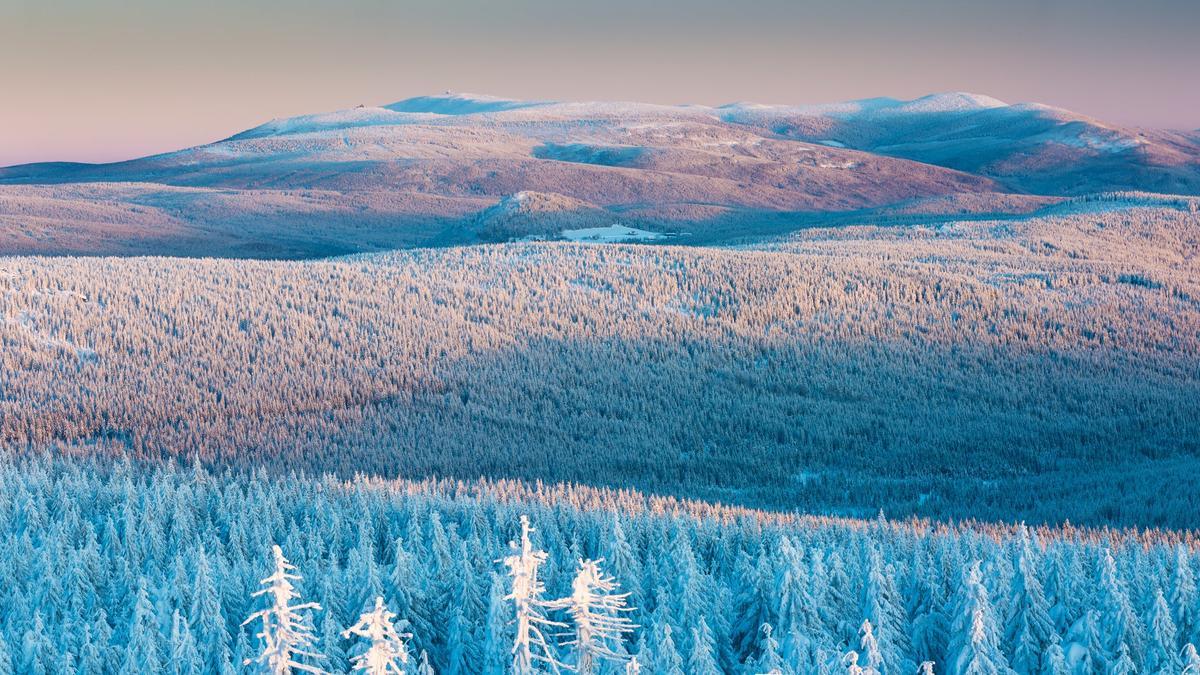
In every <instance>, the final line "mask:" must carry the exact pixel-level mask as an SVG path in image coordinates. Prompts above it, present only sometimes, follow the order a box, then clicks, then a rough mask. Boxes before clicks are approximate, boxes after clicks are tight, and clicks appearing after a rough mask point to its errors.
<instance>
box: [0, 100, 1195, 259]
mask: <svg viewBox="0 0 1200 675" xmlns="http://www.w3.org/2000/svg"><path fill="white" fill-rule="evenodd" d="M1125 189H1137V190H1149V191H1156V192H1164V193H1179V194H1195V193H1197V192H1200V143H1198V142H1197V140H1196V138H1195V136H1194V135H1188V134H1185V133H1174V132H1166V131H1153V130H1127V129H1121V128H1118V127H1113V126H1110V125H1104V124H1102V123H1100V122H1098V121H1096V120H1092V119H1090V118H1086V117H1083V116H1080V115H1076V114H1074V113H1069V112H1067V111H1062V110H1056V109H1052V108H1048V107H1046V106H1039V105H1028V104H1026V105H1007V104H1004V103H1002V102H1000V101H997V100H995V99H991V98H988V97H984V96H978V95H970V94H941V95H934V96H929V97H925V98H922V99H917V100H915V101H897V100H893V99H870V100H866V101H856V102H850V103H843V104H833V105H824V106H807V107H795V106H790V107H789V106H763V105H756V104H732V105H728V106H722V107H718V108H713V107H705V106H660V105H650V104H640V103H605V102H592V103H561V102H541V101H513V100H507V99H499V98H493V97H480V96H470V95H453V94H448V95H444V96H428V97H419V98H412V99H407V100H404V101H401V102H398V103H395V104H392V105H387V106H382V107H358V108H352V109H349V110H342V111H337V112H332V113H325V114H316V115H305V116H300V117H293V118H288V119H280V120H272V121H271V122H268V123H266V124H263V125H260V126H258V127H255V128H253V129H249V130H246V131H243V132H241V133H238V134H236V135H233V136H231V137H229V138H227V139H224V140H221V141H218V142H215V143H210V144H207V145H203V146H198V147H195V148H188V149H185V150H180V151H178V152H172V153H167V154H163V155H156V156H152V157H145V158H141V159H135V160H131V161H127V162H119V163H115V164H104V165H81V164H62V163H55V164H39V165H26V166H17V167H9V168H7V169H0V251H3V252H7V253H48V254H72V253H75V254H78V253H103V254H115V255H127V254H132V253H159V254H174V255H211V256H224V257H262V258H309V257H322V256H327V255H336V254H341V253H347V252H358V251H377V250H388V249H392V248H397V247H409V246H418V245H420V246H438V245H446V244H458V243H473V242H478V241H488V240H497V239H500V240H502V239H503V238H504V237H506V236H508V235H509V234H511V233H510V232H509V231H508V230H507V229H505V228H503V227H501V228H494V227H479V226H478V225H479V223H481V222H484V221H489V220H491V219H493V218H494V217H495V216H496V211H495V208H494V207H496V206H497V205H498V204H500V203H501V202H502V200H505V199H507V198H511V197H512V196H513V195H516V194H518V193H531V194H543V195H554V198H553V199H552V200H549V201H550V202H553V206H549V202H547V201H546V200H543V207H544V208H540V209H539V210H538V211H537V213H536V214H535V215H533V216H529V215H528V214H526V215H525V216H523V217H524V219H525V221H527V222H525V224H524V225H521V226H520V227H519V228H518V229H519V230H521V231H539V232H542V233H550V234H553V233H554V232H555V231H556V230H559V229H563V228H561V227H559V226H558V224H557V223H558V222H559V221H563V222H567V223H572V222H577V221H587V222H593V221H605V220H607V221H609V222H618V221H619V222H621V223H624V224H626V225H630V226H633V227H638V228H643V229H648V230H652V231H656V232H670V233H675V234H681V235H686V236H682V237H680V238H679V241H680V242H681V243H689V242H690V243H714V242H723V241H734V240H741V239H744V238H746V237H751V238H753V237H761V236H770V235H776V234H780V233H785V232H788V231H794V230H796V229H799V228H801V227H805V226H808V225H811V224H813V223H814V222H819V221H821V219H822V218H823V217H824V216H825V215H827V214H862V213H866V212H870V211H871V210H873V209H881V208H891V209H894V208H896V207H897V205H903V204H908V203H912V202H922V203H925V204H930V203H938V200H951V201H952V200H955V199H958V200H962V199H967V198H974V199H975V200H976V201H979V202H982V203H985V204H986V203H992V204H994V205H993V206H991V207H985V208H983V209H982V210H983V211H989V210H990V211H992V212H1010V211H1012V210H1014V209H1015V210H1017V211H1027V210H1030V209H1031V208H1033V207H1034V206H1037V205H1042V204H1043V201H1041V200H1040V199H1039V197H1045V196H1051V197H1061V196H1069V195H1078V194H1084V193H1089V192H1100V191H1109V190H1125ZM538 223H540V224H538Z"/></svg>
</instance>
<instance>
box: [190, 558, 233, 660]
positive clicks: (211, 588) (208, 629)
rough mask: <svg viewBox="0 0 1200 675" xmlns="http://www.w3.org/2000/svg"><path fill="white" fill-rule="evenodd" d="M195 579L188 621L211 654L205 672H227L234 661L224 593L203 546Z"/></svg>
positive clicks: (200, 644)
mask: <svg viewBox="0 0 1200 675" xmlns="http://www.w3.org/2000/svg"><path fill="white" fill-rule="evenodd" d="M193 575H194V576H193V578H192V602H191V607H190V610H191V611H190V614H189V616H188V621H189V623H190V625H191V630H192V635H193V636H194V638H195V640H196V645H197V648H198V649H199V650H200V651H201V653H203V654H206V655H207V661H206V662H205V664H204V665H205V671H206V672H209V673H227V672H229V666H230V663H231V655H230V652H229V640H230V637H229V627H228V625H227V623H226V621H225V617H224V615H223V614H222V608H221V596H220V594H219V593H218V592H217V586H216V582H215V580H214V579H213V571H212V566H211V564H210V563H209V559H208V554H207V553H206V552H205V550H204V549H203V548H201V549H200V551H199V553H198V554H197V556H196V565H195V571H194V573H193Z"/></svg>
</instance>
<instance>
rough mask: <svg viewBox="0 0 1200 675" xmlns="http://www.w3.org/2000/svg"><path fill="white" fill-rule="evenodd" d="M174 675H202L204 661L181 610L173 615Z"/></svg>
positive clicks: (172, 657) (172, 662) (172, 663)
mask: <svg viewBox="0 0 1200 675" xmlns="http://www.w3.org/2000/svg"><path fill="white" fill-rule="evenodd" d="M170 672H171V674H172V675H200V673H202V672H204V663H203V662H202V661H201V660H200V652H199V651H198V650H197V647H196V641H195V639H193V638H192V631H191V629H189V628H188V624H187V621H184V619H183V616H182V615H181V614H180V613H179V610H175V612H174V614H172V615H171V670H170Z"/></svg>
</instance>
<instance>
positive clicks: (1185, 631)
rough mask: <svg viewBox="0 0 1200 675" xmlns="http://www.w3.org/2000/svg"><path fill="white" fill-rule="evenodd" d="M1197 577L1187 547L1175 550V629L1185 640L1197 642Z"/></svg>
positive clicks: (1199, 625) (1199, 627)
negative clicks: (1193, 571)
mask: <svg viewBox="0 0 1200 675" xmlns="http://www.w3.org/2000/svg"><path fill="white" fill-rule="evenodd" d="M1196 596H1197V593H1196V577H1195V575H1194V574H1193V573H1192V563H1191V556H1190V555H1189V554H1188V550H1187V547H1186V546H1184V545H1183V544H1180V545H1178V546H1177V547H1176V549H1175V577H1174V579H1173V582H1172V584H1171V606H1172V607H1174V608H1175V628H1176V629H1177V630H1178V631H1179V635H1180V637H1181V638H1183V639H1184V640H1195V639H1196V638H1197V629H1200V619H1198V618H1197V611H1198V606H1200V605H1198V603H1197V602H1196Z"/></svg>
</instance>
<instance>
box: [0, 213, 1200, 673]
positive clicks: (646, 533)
mask: <svg viewBox="0 0 1200 675" xmlns="http://www.w3.org/2000/svg"><path fill="white" fill-rule="evenodd" d="M1195 218H1196V216H1195V207H1194V201H1193V200H1189V199H1186V198H1159V197H1152V196H1147V195H1107V196H1104V197H1101V198H1089V199H1079V200H1072V201H1069V202H1064V203H1062V204H1060V205H1059V206H1057V207H1055V208H1054V209H1051V210H1049V211H1047V212H1045V213H1043V214H1041V215H1038V216H1036V217H1030V218H1021V219H1003V220H986V219H967V220H961V221H952V222H942V223H938V224H926V225H921V224H915V225H914V224H913V223H911V222H907V221H897V222H895V223H880V224H874V225H851V226H845V227H836V228H824V229H811V230H803V231H800V232H797V233H794V234H792V235H789V236H786V237H781V238H777V239H773V240H769V241H759V242H756V243H753V244H748V245H746V246H742V247H736V248H719V249H703V248H683V247H670V246H619V245H618V246H608V245H574V244H562V243H528V244H506V245H497V246H484V247H468V248H450V249H442V250H421V251H407V252H395V253H389V254H380V255H362V256H351V257H346V258H338V259H331V260H322V261H311V262H280V261H230V260H207V259H201V260H185V259H179V258H131V259H114V258H78V257H73V258H4V259H0V316H2V317H3V321H2V322H0V347H2V349H0V365H2V366H3V367H2V368H0V439H2V440H3V446H4V447H3V450H2V451H0V453H2V454H0V582H2V583H0V675H4V674H6V673H10V672H11V673H47V674H49V673H72V674H88V675H91V674H95V673H113V674H116V673H120V674H126V673H129V674H132V673H220V674H222V675H225V674H229V673H239V674H240V673H272V675H281V674H283V673H303V672H321V673H350V672H364V673H421V674H422V675H427V674H429V673H449V674H460V673H466V674H477V673H480V674H482V673H487V674H489V675H492V674H502V673H519V674H522V675H524V674H527V673H544V672H575V673H635V672H646V673H667V674H684V673H687V674H691V673H697V674H709V673H747V674H748V673H755V674H759V673H762V674H765V673H780V674H781V675H782V674H790V673H794V674H796V675H799V674H808V673H833V674H839V675H840V674H842V673H853V674H862V675H867V674H871V675H878V674H882V675H893V674H895V675H901V674H908V673H930V672H933V673H949V674H952V675H968V674H970V675H990V674H993V673H995V674H1007V673H1022V674H1025V673H1037V674H1039V675H1040V674H1043V673H1046V674H1069V675H1083V674H1091V673H1105V674H1108V673H1121V674H1126V673H1153V674H1159V673H1173V674H1177V673H1186V672H1197V669H1200V656H1198V655H1197V650H1196V645H1197V644H1198V643H1200V597H1198V592H1197V587H1196V574H1197V573H1200V562H1198V561H1197V558H1198V557H1200V541H1198V540H1197V538H1196V536H1195V534H1193V532H1194V530H1195V528H1196V527H1197V525H1198V514H1200V505H1198V498H1197V496H1196V494H1195V491H1194V490H1193V489H1191V486H1190V483H1188V482H1187V480H1186V479H1183V478H1181V477H1182V476H1189V475H1194V473H1195V471H1196V470H1197V469H1200V460H1198V459H1197V455H1196V452H1197V450H1200V448H1198V446H1197V439H1198V438H1200V423H1198V420H1200V415H1198V414H1197V413H1200V403H1198V402H1200V305H1197V298H1200V285H1198V284H1197V279H1198V278H1200V277H1198V276H1197V274H1196V267H1195V265H1196V262H1195V261H1196V253H1197V251H1200V248H1198V246H1200V244H1198V243H1197V240H1196V238H1195V236H1194V234H1193V233H1194V227H1195V225H1196V220H1195Z"/></svg>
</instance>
